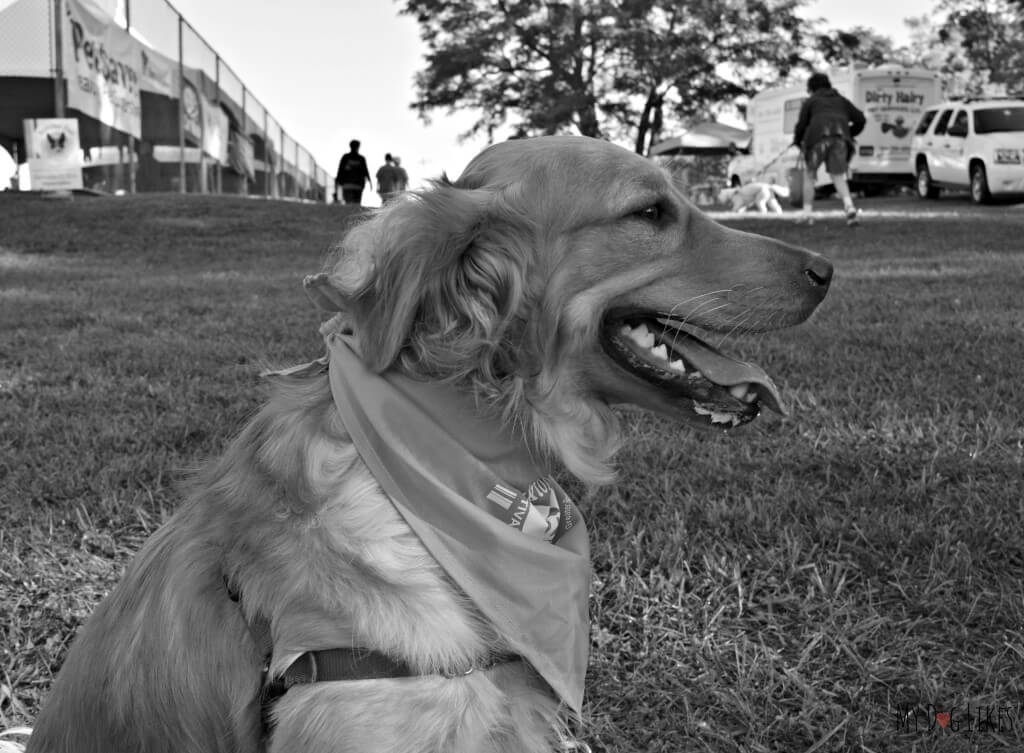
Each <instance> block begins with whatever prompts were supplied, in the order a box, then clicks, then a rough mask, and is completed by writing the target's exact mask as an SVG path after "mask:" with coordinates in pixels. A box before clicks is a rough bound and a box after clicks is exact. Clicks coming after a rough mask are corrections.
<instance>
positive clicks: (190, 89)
mask: <svg viewBox="0 0 1024 753" xmlns="http://www.w3.org/2000/svg"><path fill="white" fill-rule="evenodd" d="M181 115H182V118H183V122H184V124H185V135H186V136H187V137H188V138H190V139H192V140H193V141H194V142H195V143H197V144H201V143H202V141H203V108H202V105H200V103H199V90H198V89H196V87H195V85H193V83H192V82H191V81H189V80H187V79H186V80H183V81H182V82H181Z"/></svg>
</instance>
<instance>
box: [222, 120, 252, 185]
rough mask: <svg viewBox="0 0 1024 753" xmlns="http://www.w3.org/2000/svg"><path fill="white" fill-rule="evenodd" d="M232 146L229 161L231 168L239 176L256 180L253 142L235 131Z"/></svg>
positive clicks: (232, 135) (231, 141)
mask: <svg viewBox="0 0 1024 753" xmlns="http://www.w3.org/2000/svg"><path fill="white" fill-rule="evenodd" d="M230 146H231V152H230V155H229V157H228V159H229V164H230V165H231V168H232V169H233V170H234V171H235V172H236V173H238V174H239V175H244V176H246V177H247V178H249V179H250V180H254V179H255V178H256V151H255V149H254V148H253V143H252V141H251V140H250V139H248V138H247V137H246V136H244V135H243V134H241V133H239V132H238V131H233V132H232V133H231V139H230Z"/></svg>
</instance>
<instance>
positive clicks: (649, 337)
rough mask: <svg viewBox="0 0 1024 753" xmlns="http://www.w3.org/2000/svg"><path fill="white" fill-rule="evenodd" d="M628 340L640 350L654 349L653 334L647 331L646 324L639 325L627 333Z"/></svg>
mask: <svg viewBox="0 0 1024 753" xmlns="http://www.w3.org/2000/svg"><path fill="white" fill-rule="evenodd" d="M629 337H630V339H631V340H632V341H633V342H635V343H636V344H637V345H639V346H640V347H641V348H648V349H650V348H653V347H654V334H653V333H652V332H650V331H649V330H648V329H647V325H646V324H640V325H638V326H636V327H634V328H633V329H631V330H630V331H629Z"/></svg>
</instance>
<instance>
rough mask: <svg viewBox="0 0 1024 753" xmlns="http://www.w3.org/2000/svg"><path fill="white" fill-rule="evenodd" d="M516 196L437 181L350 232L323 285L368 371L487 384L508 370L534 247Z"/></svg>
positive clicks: (511, 190) (511, 191)
mask: <svg viewBox="0 0 1024 753" xmlns="http://www.w3.org/2000/svg"><path fill="white" fill-rule="evenodd" d="M515 196H516V189H515V188H505V189H501V190H498V189H490V188H478V189H466V188H461V187H458V186H457V185H455V184H452V183H449V182H447V181H438V182H436V183H435V184H434V185H433V187H432V188H430V189H428V190H426V191H424V192H422V193H418V194H413V195H410V196H408V197H406V198H405V199H403V200H402V201H399V202H397V203H395V204H393V205H391V206H390V207H389V208H388V209H386V210H385V211H383V212H381V213H380V214H379V215H378V216H377V217H375V218H374V219H372V220H370V221H369V222H367V223H364V224H363V225H361V226H359V227H357V228H355V229H353V230H352V231H351V232H350V233H349V235H348V236H347V237H346V239H345V242H344V248H343V253H342V255H341V257H340V259H339V262H338V263H337V264H336V265H335V267H334V269H333V270H332V271H331V273H330V274H329V275H328V280H329V282H330V283H331V286H332V289H333V290H335V291H338V296H339V297H340V300H341V302H342V303H343V305H345V306H346V308H347V310H348V311H349V312H350V313H351V314H352V317H353V321H354V324H355V330H356V334H357V335H358V337H359V340H360V345H361V349H362V355H363V360H364V361H365V362H366V364H367V366H368V367H369V368H371V369H373V370H374V371H378V372H380V371H384V370H386V369H388V368H391V367H393V366H395V365H396V364H397V365H399V366H400V367H401V368H402V370H403V371H405V372H406V373H411V374H414V375H420V376H423V377H429V378H433V379H459V378H463V377H466V376H470V375H471V374H473V372H479V374H478V376H479V377H480V378H483V379H485V380H493V379H496V378H497V377H498V376H499V372H501V371H503V369H504V368H505V367H506V366H508V364H509V360H510V359H509V358H507V357H506V356H504V355H503V354H508V353H509V350H508V349H509V347H511V346H512V345H513V343H512V342H511V340H512V338H514V337H515V333H516V330H517V327H516V326H515V325H517V324H521V318H520V317H521V313H522V307H523V305H524V301H525V299H526V295H527V293H526V273H527V269H528V267H529V261H530V255H531V254H532V253H533V246H534V243H533V239H532V225H531V223H529V221H528V220H527V219H526V218H525V217H524V216H523V215H522V213H520V212H518V211H517V210H516V209H515V208H514V207H515V206H516V205H517V202H516V201H515V200H514V199H515ZM324 290H325V289H323V288H321V291H324ZM474 376H477V375H474Z"/></svg>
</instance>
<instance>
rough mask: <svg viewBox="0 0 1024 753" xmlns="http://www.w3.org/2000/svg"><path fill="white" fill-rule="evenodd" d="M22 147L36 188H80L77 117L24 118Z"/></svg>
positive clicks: (79, 149)
mask: <svg viewBox="0 0 1024 753" xmlns="http://www.w3.org/2000/svg"><path fill="white" fill-rule="evenodd" d="M24 128H25V150H26V152H28V169H29V176H30V179H31V181H32V189H33V190H35V191H70V190H72V189H75V188H82V147H81V145H80V142H79V139H78V120H77V119H76V118H26V119H25V121H24Z"/></svg>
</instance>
